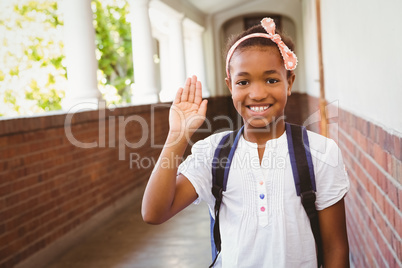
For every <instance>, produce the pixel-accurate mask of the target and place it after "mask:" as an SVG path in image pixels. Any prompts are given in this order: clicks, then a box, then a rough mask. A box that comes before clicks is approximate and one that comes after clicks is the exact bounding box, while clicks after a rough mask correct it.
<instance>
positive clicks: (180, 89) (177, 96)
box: [173, 87, 183, 104]
mask: <svg viewBox="0 0 402 268" xmlns="http://www.w3.org/2000/svg"><path fill="white" fill-rule="evenodd" d="M182 93H183V88H182V87H181V88H179V90H177V93H176V97H175V98H174V101H173V104H178V103H180V100H181V94H182Z"/></svg>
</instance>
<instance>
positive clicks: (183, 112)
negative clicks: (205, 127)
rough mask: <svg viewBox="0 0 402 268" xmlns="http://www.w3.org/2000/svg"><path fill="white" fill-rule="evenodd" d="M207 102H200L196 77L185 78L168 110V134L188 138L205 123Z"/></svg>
mask: <svg viewBox="0 0 402 268" xmlns="http://www.w3.org/2000/svg"><path fill="white" fill-rule="evenodd" d="M207 102H208V101H207V100H202V86H201V82H200V81H197V76H195V75H193V77H191V78H187V80H186V84H185V85H184V88H179V90H178V91H177V93H176V98H175V100H174V101H173V104H172V106H171V108H170V114H169V126H170V133H171V134H180V135H185V136H186V137H190V136H191V135H192V134H193V133H194V132H195V131H196V130H197V129H198V128H199V127H200V126H201V125H202V123H203V122H204V121H205V115H206V112H207Z"/></svg>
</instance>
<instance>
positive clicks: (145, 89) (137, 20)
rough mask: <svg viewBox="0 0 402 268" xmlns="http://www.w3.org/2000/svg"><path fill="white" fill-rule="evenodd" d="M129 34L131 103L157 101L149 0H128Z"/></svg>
mask: <svg viewBox="0 0 402 268" xmlns="http://www.w3.org/2000/svg"><path fill="white" fill-rule="evenodd" d="M129 4H130V16H131V36H132V43H133V65H134V86H133V96H132V98H131V102H132V103H133V104H146V103H156V102H158V101H159V98H158V88H157V86H156V69H155V68H156V65H155V62H154V58H153V57H154V54H155V53H154V42H153V39H152V32H151V22H150V19H149V10H148V5H149V0H130V1H129Z"/></svg>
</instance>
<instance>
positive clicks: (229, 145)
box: [210, 127, 243, 267]
mask: <svg viewBox="0 0 402 268" xmlns="http://www.w3.org/2000/svg"><path fill="white" fill-rule="evenodd" d="M242 132H243V127H242V128H241V129H240V130H239V131H232V132H230V133H228V134H226V135H225V136H224V137H223V138H222V139H221V141H220V143H219V145H218V147H217V148H216V150H215V154H214V159H213V161H212V194H213V195H214V197H215V207H214V215H215V218H213V217H212V215H211V226H210V231H211V248H212V258H213V263H212V264H211V266H210V267H213V266H214V264H215V262H216V260H217V258H218V255H219V252H220V251H221V235H220V229H219V211H220V207H221V204H222V198H223V192H224V191H226V184H227V181H228V176H229V170H230V165H231V164H232V159H233V156H234V153H235V150H236V147H237V144H238V143H239V139H240V136H241V134H242Z"/></svg>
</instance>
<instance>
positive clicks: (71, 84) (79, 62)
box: [62, 0, 102, 110]
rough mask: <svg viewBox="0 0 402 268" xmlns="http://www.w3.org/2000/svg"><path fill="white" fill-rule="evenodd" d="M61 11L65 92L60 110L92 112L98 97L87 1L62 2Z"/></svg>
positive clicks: (88, 3)
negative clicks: (66, 80) (65, 76)
mask: <svg viewBox="0 0 402 268" xmlns="http://www.w3.org/2000/svg"><path fill="white" fill-rule="evenodd" d="M63 11H64V35H65V41H64V42H65V44H64V45H65V53H66V64H67V78H68V89H67V92H66V97H65V98H64V99H63V101H62V107H63V109H64V110H71V109H73V110H77V109H83V108H96V107H98V102H99V100H101V99H102V96H101V93H100V92H99V90H98V82H97V77H96V73H97V70H98V61H97V60H96V56H95V49H96V46H95V29H94V26H93V14H92V10H91V0H68V1H63ZM78 104H79V105H78Z"/></svg>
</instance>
